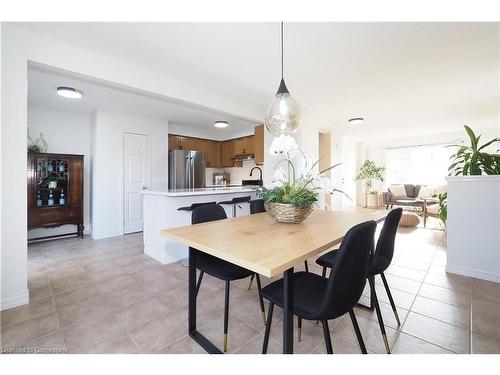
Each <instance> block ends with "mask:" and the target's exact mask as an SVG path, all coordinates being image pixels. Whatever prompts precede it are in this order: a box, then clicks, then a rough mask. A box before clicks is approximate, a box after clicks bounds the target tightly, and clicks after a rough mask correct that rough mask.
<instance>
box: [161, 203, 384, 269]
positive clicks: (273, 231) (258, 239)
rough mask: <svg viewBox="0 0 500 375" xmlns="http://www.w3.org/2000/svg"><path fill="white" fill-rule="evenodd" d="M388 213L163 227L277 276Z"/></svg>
mask: <svg viewBox="0 0 500 375" xmlns="http://www.w3.org/2000/svg"><path fill="white" fill-rule="evenodd" d="M388 212H389V211H385V210H370V209H361V208H357V209H352V210H343V211H323V210H315V211H314V212H313V213H312V214H311V216H309V217H308V218H307V219H306V220H305V221H304V222H303V223H301V224H283V223H278V222H276V221H275V220H273V219H272V218H271V217H270V216H269V215H268V214H267V213H260V214H256V215H248V216H240V217H237V218H230V219H227V220H217V221H212V222H208V223H202V224H196V225H188V226H184V227H178V228H171V229H163V230H162V231H161V234H162V235H163V236H166V237H169V238H172V239H174V240H176V241H178V242H180V243H183V244H185V245H187V246H191V247H194V248H196V249H198V250H200V251H203V252H205V253H208V254H210V255H213V256H215V257H217V258H220V259H223V260H226V261H228V262H231V263H233V264H236V265H238V266H241V267H244V268H246V269H249V270H251V271H254V272H256V273H258V274H260V275H263V276H266V277H273V276H276V275H278V274H280V273H281V272H283V271H285V270H287V269H289V268H291V267H294V266H296V265H297V264H300V263H302V262H303V261H304V260H306V259H309V258H311V257H313V256H315V255H318V254H320V253H321V252H323V251H325V250H328V249H330V248H331V247H333V246H335V245H337V244H338V243H340V242H341V241H342V239H343V237H344V235H345V234H346V233H347V231H348V230H349V229H350V228H351V227H353V226H354V225H356V224H359V223H362V222H365V221H368V220H375V221H377V222H380V221H382V220H384V219H385V217H386V216H387V213H388Z"/></svg>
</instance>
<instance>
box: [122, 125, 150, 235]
mask: <svg viewBox="0 0 500 375" xmlns="http://www.w3.org/2000/svg"><path fill="white" fill-rule="evenodd" d="M148 155H149V152H148V136H147V135H144V134H133V133H124V139H123V193H124V194H123V198H124V202H123V233H125V234H126V233H133V232H140V231H142V196H141V192H142V191H143V190H146V189H149V157H148Z"/></svg>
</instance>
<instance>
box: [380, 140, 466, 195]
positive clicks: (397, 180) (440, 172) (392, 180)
mask: <svg viewBox="0 0 500 375" xmlns="http://www.w3.org/2000/svg"><path fill="white" fill-rule="evenodd" d="M455 151H456V149H455V148H454V147H446V145H443V144H440V145H419V146H409V147H397V148H388V149H386V181H385V182H386V184H387V186H389V185H391V184H416V185H442V184H445V183H446V180H445V177H446V176H447V175H448V167H449V165H450V164H451V161H450V156H451V155H452V154H454V153H455Z"/></svg>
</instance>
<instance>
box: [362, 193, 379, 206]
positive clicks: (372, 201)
mask: <svg viewBox="0 0 500 375" xmlns="http://www.w3.org/2000/svg"><path fill="white" fill-rule="evenodd" d="M365 201H366V207H368V208H378V193H376V192H375V193H365Z"/></svg>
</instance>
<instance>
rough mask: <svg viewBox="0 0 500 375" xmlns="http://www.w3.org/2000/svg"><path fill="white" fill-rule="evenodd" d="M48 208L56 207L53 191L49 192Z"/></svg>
mask: <svg viewBox="0 0 500 375" xmlns="http://www.w3.org/2000/svg"><path fill="white" fill-rule="evenodd" d="M47 205H48V206H53V205H54V194H52V190H49V199H48V200H47Z"/></svg>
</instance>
